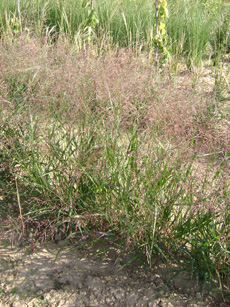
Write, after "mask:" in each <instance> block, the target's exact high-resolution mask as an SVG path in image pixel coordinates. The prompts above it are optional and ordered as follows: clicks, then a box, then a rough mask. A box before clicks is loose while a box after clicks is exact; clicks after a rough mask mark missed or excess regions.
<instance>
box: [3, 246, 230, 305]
mask: <svg viewBox="0 0 230 307" xmlns="http://www.w3.org/2000/svg"><path fill="white" fill-rule="evenodd" d="M62 244H63V243H62V242H61V241H60V242H57V243H54V242H53V241H50V242H46V243H42V244H38V243H37V244H35V247H34V251H33V254H32V250H31V246H29V245H27V247H25V246H24V247H22V246H21V247H12V246H10V245H7V244H6V242H5V244H4V242H1V245H0V306H4V307H7V306H10V307H16V306H17V307H23V306H60V307H83V306H89V307H90V306H92V307H94V306H95V307H96V306H149V307H150V306H152V307H153V306H159V307H166V306H167V307H173V306H178V307H185V306H191V307H196V306H203V307H204V306H221V307H224V306H230V300H229V301H228V300H227V299H225V301H223V299H222V298H221V296H220V295H219V296H217V295H216V294H215V295H214V292H215V291H214V292H213V293H212V294H210V292H208V291H207V292H206V291H204V293H203V295H201V291H200V290H201V288H200V286H199V285H197V282H196V281H195V280H191V279H190V278H189V276H187V275H186V274H184V273H183V274H182V273H181V274H179V275H178V276H177V277H175V278H174V279H173V280H172V281H171V282H170V283H169V284H167V285H166V283H167V281H168V280H169V279H170V277H172V276H173V274H174V273H172V272H171V273H170V268H169V267H166V266H163V265H155V266H153V267H152V268H151V269H150V268H147V269H146V270H144V268H143V267H141V266H138V265H137V264H136V263H135V261H134V262H131V263H130V264H129V265H125V266H124V263H127V262H128V261H129V260H130V258H128V257H130V256H124V257H123V258H120V257H119V250H117V249H116V248H114V247H112V245H111V246H110V247H109V246H103V244H102V243H100V244H98V243H97V244H94V245H93V246H89V245H88V246H86V247H81V248H76V245H68V246H67V245H64V247H63V246H62V247H63V249H61V247H60V246H61V245H62ZM103 250H104V251H107V252H103ZM58 253H59V254H58ZM57 255H58V257H56V256H57ZM163 287H164V288H163ZM162 288H163V289H162Z"/></svg>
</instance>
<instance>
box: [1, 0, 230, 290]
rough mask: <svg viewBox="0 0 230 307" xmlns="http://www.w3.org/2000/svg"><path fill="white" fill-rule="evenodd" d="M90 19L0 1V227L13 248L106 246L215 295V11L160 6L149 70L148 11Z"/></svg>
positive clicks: (139, 4) (219, 58)
mask: <svg viewBox="0 0 230 307" xmlns="http://www.w3.org/2000/svg"><path fill="white" fill-rule="evenodd" d="M94 8H95V12H96V13H95V14H94V18H93V19H91V21H90V24H88V23H87V21H88V20H89V11H88V9H87V8H86V7H85V6H84V5H83V6H82V2H81V1H73V0H68V1H54V0H50V1H36V0H34V1H20V12H18V9H17V3H16V2H15V1H13V0H11V1H4V0H3V1H1V3H0V16H1V17H0V27H1V46H0V57H1V58H0V141H1V142H0V149H1V154H0V167H1V168H0V193H1V194H0V197H1V198H0V202H1V207H0V213H1V220H2V222H4V224H5V225H7V227H11V228H12V227H13V229H14V231H15V232H14V234H15V233H16V234H17V236H16V235H15V238H17V240H20V239H22V238H23V235H26V234H28V233H29V232H30V233H31V234H32V236H33V238H34V240H35V239H37V240H39V239H40V240H42V239H47V238H48V239H53V238H54V237H55V235H56V234H59V235H61V236H62V237H63V238H73V237H74V236H77V235H78V234H81V235H84V236H88V238H91V239H92V238H94V240H97V239H102V238H104V239H105V238H108V240H111V239H112V241H114V242H116V244H119V245H120V247H121V248H122V247H123V248H124V249H127V250H132V251H133V250H135V255H137V256H139V257H140V258H141V259H144V260H145V261H146V263H148V264H149V265H152V264H153V262H154V260H155V259H156V258H157V257H160V258H161V259H162V260H164V261H166V260H173V261H175V262H177V263H178V265H179V269H178V272H179V271H180V270H187V271H189V272H190V273H191V275H192V276H193V277H194V276H195V277H196V278H197V279H200V280H201V281H202V285H203V286H204V285H205V284H206V282H207V281H208V280H214V281H215V282H217V283H218V284H219V286H220V288H221V289H222V291H227V287H226V288H224V287H223V286H222V282H223V283H224V284H225V281H226V279H227V277H228V276H229V271H230V244H229V242H230V227H229V225H230V201H229V200H230V199H229V197H230V195H229V184H230V181H229V159H230V149H229V147H230V143H229V139H230V138H229V136H230V135H229V131H230V130H229V111H230V108H229V87H228V85H229V81H228V80H229V79H228V77H229V68H228V66H226V63H227V62H226V59H228V55H227V51H228V48H229V13H230V10H229V3H228V2H223V1H195V0H194V1H185V0H183V1H182V0H178V1H169V16H170V17H169V20H168V24H167V33H168V38H167V41H168V49H169V50H170V51H171V55H172V58H171V61H169V62H168V63H166V64H165V67H164V68H163V70H161V71H159V69H158V68H157V67H155V65H153V61H152V58H151V53H152V52H153V50H152V49H153V46H154V45H153V38H154V3H153V1H147V0H146V1H138V0H136V1H131V0H130V1H110V0H106V1H95V4H94ZM19 13H20V14H19ZM91 17H92V16H91ZM91 17H90V18H91ZM89 25H90V26H91V30H90V32H89ZM211 57H212V62H208V65H209V68H208V69H209V70H208V74H210V76H209V78H210V82H208V85H207V83H205V84H204V86H202V82H201V81H200V80H201V78H202V76H203V75H202V73H203V72H205V71H204V70H202V65H201V64H202V63H205V62H203V61H204V60H207V59H209V58H211ZM198 64H200V65H201V68H200V70H196V66H197V65H198ZM181 67H182V68H181ZM191 70H192V72H191ZM198 85H200V87H199V86H198ZM207 87H208V88H207ZM178 272H176V273H178Z"/></svg>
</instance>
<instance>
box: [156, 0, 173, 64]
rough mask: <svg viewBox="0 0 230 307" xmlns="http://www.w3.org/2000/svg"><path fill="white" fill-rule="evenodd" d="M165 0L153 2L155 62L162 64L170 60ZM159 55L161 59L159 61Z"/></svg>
mask: <svg viewBox="0 0 230 307" xmlns="http://www.w3.org/2000/svg"><path fill="white" fill-rule="evenodd" d="M167 5H168V3H167V1H166V0H155V37H154V52H155V62H156V63H158V61H159V60H160V62H164V61H165V60H166V59H169V58H170V53H169V50H168V49H167V32H166V22H167V20H168V9H167ZM159 53H160V54H161V57H160V59H159Z"/></svg>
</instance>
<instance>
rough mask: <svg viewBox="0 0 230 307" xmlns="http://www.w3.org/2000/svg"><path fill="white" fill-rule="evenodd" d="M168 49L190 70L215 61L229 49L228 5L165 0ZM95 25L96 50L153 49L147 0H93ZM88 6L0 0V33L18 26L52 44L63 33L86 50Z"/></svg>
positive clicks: (12, 33) (208, 0) (11, 32)
mask: <svg viewBox="0 0 230 307" xmlns="http://www.w3.org/2000/svg"><path fill="white" fill-rule="evenodd" d="M168 2H169V3H168V11H169V18H168V20H167V24H166V27H167V34H168V46H165V47H167V50H168V52H171V53H172V55H173V56H177V57H180V56H184V57H185V58H186V59H187V65H188V66H189V68H193V66H196V65H198V64H200V63H201V60H202V59H204V58H205V57H206V58H207V57H210V56H213V57H214V59H215V60H214V62H215V61H218V59H219V58H220V57H221V56H222V53H225V52H227V51H229V43H230V33H229V28H230V27H229V20H230V16H229V11H230V10H229V3H228V2H227V1H221V0H204V1H198V0H192V1H187V0H177V1H168ZM93 8H94V9H95V14H96V15H95V16H97V21H98V22H97V23H96V25H95V27H93V29H92V30H93V33H92V39H91V45H92V46H94V47H95V46H97V48H99V50H100V51H102V50H104V49H105V50H106V49H108V48H109V46H110V45H111V44H112V45H113V46H116V45H119V46H120V47H125V48H127V47H128V48H132V49H133V48H134V49H135V50H136V51H137V52H140V51H141V50H146V51H148V52H149V53H150V55H151V53H152V52H153V47H154V37H155V22H156V21H155V6H154V1H150V0H144V1H143V0H142V1H139V0H128V1H127V0H125V1H124V0H117V1H112V0H103V1H98V0H94V1H93ZM88 22H89V12H88V8H87V7H85V6H84V5H83V1H74V0H68V1H58V0H48V1H43V0H36V1H24V0H22V1H20V16H19V12H18V8H17V1H14V0H10V1H4V0H3V1H1V4H0V31H1V33H2V34H3V33H7V35H10V36H12V37H14V36H15V35H16V36H17V35H18V33H20V32H21V31H22V30H23V31H27V34H28V37H31V36H33V35H34V34H36V35H37V36H39V37H41V38H42V39H43V40H47V39H48V40H49V41H51V42H54V41H57V40H58V38H59V39H60V38H61V39H63V37H67V38H68V40H69V39H71V40H72V42H75V44H76V45H77V46H78V47H79V49H84V48H88V47H87V46H88V44H86V43H85V40H87V37H86V36H87V35H86V27H87V24H88Z"/></svg>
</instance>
